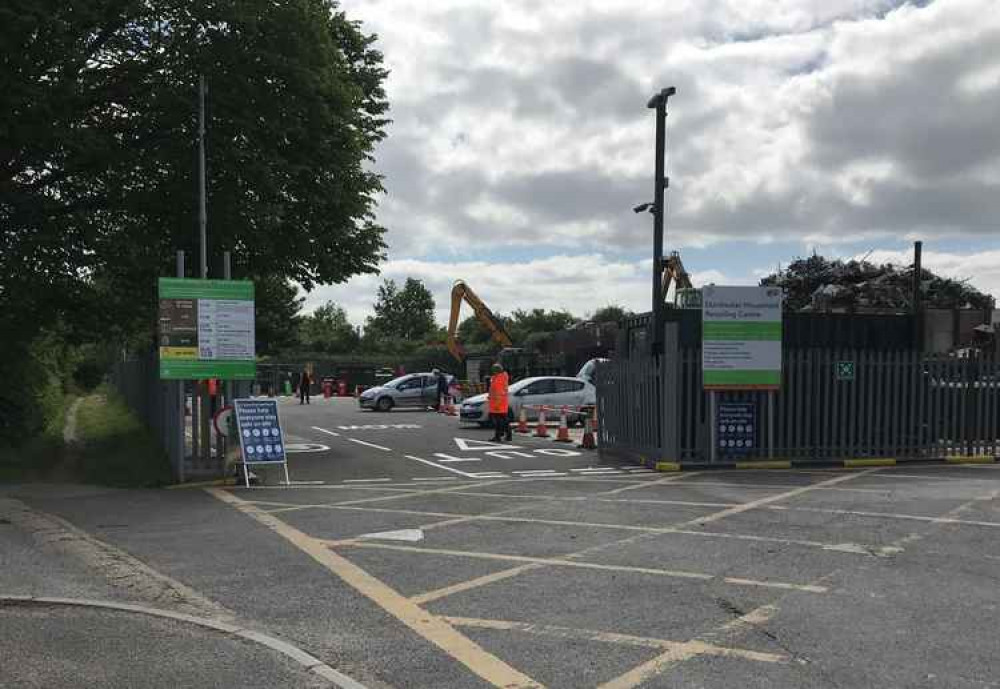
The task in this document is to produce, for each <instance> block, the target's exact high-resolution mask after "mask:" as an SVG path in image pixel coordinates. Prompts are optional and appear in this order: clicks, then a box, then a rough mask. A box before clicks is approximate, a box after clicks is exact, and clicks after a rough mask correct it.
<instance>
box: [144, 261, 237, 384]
mask: <svg viewBox="0 0 1000 689" xmlns="http://www.w3.org/2000/svg"><path fill="white" fill-rule="evenodd" d="M159 298H160V315H159V334H158V337H159V345H160V378H161V379H162V380H188V379H195V380H204V379H207V378H222V379H226V380H230V379H249V380H252V379H254V378H255V377H256V375H257V365H256V350H255V344H256V343H255V341H254V284H253V283H252V282H250V281H247V280H194V279H186V278H160V280H159Z"/></svg>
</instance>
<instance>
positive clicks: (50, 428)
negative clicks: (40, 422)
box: [0, 395, 76, 483]
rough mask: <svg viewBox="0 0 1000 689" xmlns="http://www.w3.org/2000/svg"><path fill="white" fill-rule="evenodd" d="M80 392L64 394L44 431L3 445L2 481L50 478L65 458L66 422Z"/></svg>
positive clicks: (0, 479)
mask: <svg viewBox="0 0 1000 689" xmlns="http://www.w3.org/2000/svg"><path fill="white" fill-rule="evenodd" d="M75 400H76V395H65V396H63V398H62V400H61V402H60V403H59V404H58V407H57V408H56V409H55V413H54V414H52V416H51V418H50V419H49V421H48V423H47V424H46V425H45V428H44V429H43V431H42V433H41V434H40V435H38V436H36V437H34V438H29V439H28V440H26V441H25V442H24V443H22V444H20V445H18V446H17V447H7V446H0V483H16V482H21V481H39V480H43V479H45V478H48V477H49V476H51V475H52V474H53V472H54V471H55V470H56V468H57V467H58V466H59V465H60V464H61V463H62V462H63V458H64V454H65V446H64V444H63V437H62V434H63V426H64V425H65V423H66V412H67V411H69V408H70V406H72V404H73V402H74V401H75Z"/></svg>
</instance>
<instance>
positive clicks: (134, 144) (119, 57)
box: [0, 0, 388, 332]
mask: <svg viewBox="0 0 1000 689" xmlns="http://www.w3.org/2000/svg"><path fill="white" fill-rule="evenodd" d="M373 41H374V37H373V36H370V35H366V34H364V33H363V32H362V31H361V28H360V26H359V25H358V24H357V23H355V22H351V21H350V20H348V19H347V18H346V16H345V15H344V14H343V13H342V12H339V11H337V10H336V5H335V4H334V3H333V2H332V0H298V1H296V2H270V1H268V0H239V1H238V2H237V1H235V0H226V1H223V2H218V3H192V2H181V1H180V0H92V1H90V2H85V3H79V2H63V1H62V0H9V1H8V2H5V3H4V4H3V6H2V7H0V43H2V45H3V46H4V50H3V51H2V55H0V61H2V63H0V79H2V81H0V110H2V111H3V112H4V118H3V121H2V123H0V164H2V165H3V167H4V169H3V171H2V174H0V223H2V225H3V228H4V232H3V234H2V237H0V310H3V309H10V310H13V309H17V310H19V311H20V312H21V313H33V312H37V311H38V310H40V309H41V310H46V311H50V312H57V311H58V312H64V313H66V314H67V316H68V317H71V316H73V315H84V316H85V322H84V324H95V326H96V327H95V329H96V330H97V331H98V332H103V331H104V329H106V328H107V327H109V326H111V327H115V328H118V329H127V328H128V327H129V326H130V325H131V324H134V323H140V324H145V323H148V322H149V321H150V317H151V314H152V309H153V308H154V295H155V280H154V279H153V278H154V277H155V276H157V275H170V274H173V257H174V251H175V250H177V249H184V250H186V251H187V252H188V257H189V261H188V265H189V266H191V267H192V268H194V269H193V270H191V271H190V272H191V274H193V275H197V269H196V268H195V266H196V261H195V260H191V258H193V257H194V256H196V253H197V252H196V248H197V186H196V175H195V170H196V150H197V84H198V77H199V75H204V76H205V78H206V81H207V83H208V87H209V94H208V101H207V103H208V105H207V139H206V141H207V143H206V148H207V168H208V228H209V231H208V237H209V252H210V255H212V256H215V255H218V254H220V253H221V252H222V251H223V250H224V249H231V250H232V251H233V252H234V254H235V255H236V256H237V257H238V261H239V263H240V265H241V268H242V271H238V272H237V275H239V276H241V277H250V278H254V279H261V278H264V277H269V276H278V277H281V278H289V279H293V280H296V281H297V282H299V283H300V284H302V285H303V286H304V287H306V288H307V289H308V288H310V287H311V286H312V285H314V284H315V283H317V282H338V281H343V280H344V279H345V278H347V277H348V276H350V275H353V274H357V273H365V272H374V270H375V268H376V265H377V262H378V260H379V258H380V256H381V253H382V251H383V248H384V245H383V241H382V234H383V230H382V228H380V227H378V226H377V225H375V224H374V219H373V218H374V216H373V210H374V204H375V196H376V194H377V193H378V192H379V191H380V190H381V183H380V179H379V177H378V175H377V174H375V173H374V172H373V171H371V169H370V165H369V163H370V162H371V160H372V151H373V147H374V145H375V143H376V142H377V141H379V140H380V139H381V138H382V137H383V128H384V125H385V123H386V120H385V113H386V112H387V107H388V106H387V103H386V100H385V95H384V92H383V89H382V82H383V79H384V77H385V70H384V69H383V67H382V64H381V55H380V54H379V53H378V51H376V50H375V49H374V48H373V47H372V42H373ZM109 295H113V297H112V298H109ZM96 303H100V304H101V308H100V309H94V306H95V304H96ZM98 321H102V322H101V323H100V324H97V322H98Z"/></svg>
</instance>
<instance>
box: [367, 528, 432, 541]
mask: <svg viewBox="0 0 1000 689" xmlns="http://www.w3.org/2000/svg"><path fill="white" fill-rule="evenodd" d="M358 538H377V539H379V540H383V541H409V542H411V543H416V542H417V541H422V540H424V532H423V531H422V530H421V529H400V530H399V531H380V532H379V533H366V534H361V535H360V536H358Z"/></svg>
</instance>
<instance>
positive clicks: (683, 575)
mask: <svg viewBox="0 0 1000 689" xmlns="http://www.w3.org/2000/svg"><path fill="white" fill-rule="evenodd" d="M324 543H326V544H328V545H336V546H349V547H354V548H373V549H376V550H399V551H403V552H408V553H423V554H425V555H450V556H454V557H468V558H473V559H477V560H499V561H507V562H523V563H529V564H536V565H546V566H552V567H575V568H578V569H595V570H600V571H604V572H631V573H633V574H652V575H657V576H664V577H671V578H675V579H697V580H700V581H721V582H724V583H726V584H734V585H738V586H760V587H763V588H772V589H784V590H791V591H803V592H806V593H826V592H827V591H828V589H827V588H826V587H825V586H813V585H811V584H793V583H787V582H782V581H758V580H756V579H744V578H740V577H720V576H718V575H715V574H707V573H705V572H687V571H683V570H671V569H657V568H654V567H632V566H629V565H606V564H601V563H598V562H581V561H580V560H565V559H559V558H550V557H532V556H530V555H509V554H506V553H484V552H479V551H475V550H451V549H448V548H418V547H415V546H406V545H395V544H389V543H374V542H369V541H357V540H354V541H324ZM564 557H570V556H568V555H566V556H564ZM508 573H509V570H503V571H501V572H496V573H494V574H493V575H489V576H488V577H480V578H481V579H487V578H490V579H491V580H493V581H498V580H499V579H496V577H498V576H499V575H501V574H508ZM509 576H514V575H513V574H509ZM502 578H507V577H502ZM465 583H469V582H465ZM468 588H473V587H471V586H467V587H465V589H463V590H467V589H468ZM425 595H426V594H425ZM436 597H437V598H443V597H444V596H443V595H437V596H436Z"/></svg>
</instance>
